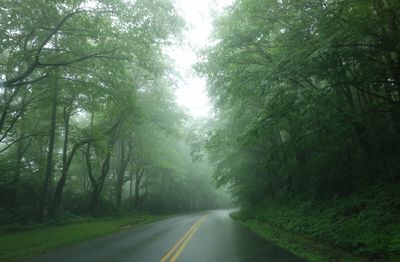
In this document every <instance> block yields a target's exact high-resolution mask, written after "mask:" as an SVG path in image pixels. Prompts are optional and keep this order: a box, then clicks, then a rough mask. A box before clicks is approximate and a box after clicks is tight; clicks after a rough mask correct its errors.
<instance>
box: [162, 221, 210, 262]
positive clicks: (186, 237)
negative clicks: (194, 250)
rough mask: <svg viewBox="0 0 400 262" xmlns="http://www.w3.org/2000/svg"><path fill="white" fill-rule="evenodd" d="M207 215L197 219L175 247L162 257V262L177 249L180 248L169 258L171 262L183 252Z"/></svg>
mask: <svg viewBox="0 0 400 262" xmlns="http://www.w3.org/2000/svg"><path fill="white" fill-rule="evenodd" d="M206 216H207V215H205V216H203V217H201V218H200V219H199V220H197V222H196V223H194V224H193V226H192V227H191V228H190V229H189V230H188V231H187V232H186V233H185V234H184V235H183V236H182V238H181V239H179V241H178V242H177V243H176V244H175V245H174V247H173V248H172V249H171V250H170V251H169V252H168V253H167V254H166V255H165V256H164V257H163V258H162V259H161V261H160V262H165V261H167V260H168V258H169V257H170V256H171V255H172V254H173V253H174V252H175V251H176V250H178V251H177V252H176V253H175V255H174V256H173V257H172V258H171V259H170V260H169V261H170V262H173V261H175V260H176V259H177V258H178V256H179V255H180V254H181V253H182V251H183V249H184V248H185V246H186V245H187V243H188V242H189V240H190V239H191V238H192V236H193V234H194V232H195V231H196V230H197V228H199V226H200V224H201V223H202V222H203V221H204V219H205V218H206Z"/></svg>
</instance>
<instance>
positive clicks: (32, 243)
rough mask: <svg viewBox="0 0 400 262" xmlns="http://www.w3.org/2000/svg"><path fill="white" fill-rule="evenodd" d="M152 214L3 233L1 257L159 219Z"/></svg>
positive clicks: (9, 258)
mask: <svg viewBox="0 0 400 262" xmlns="http://www.w3.org/2000/svg"><path fill="white" fill-rule="evenodd" d="M158 219H159V218H158V217H154V216H150V215H135V216H133V217H123V218H104V219H96V220H93V221H90V222H84V223H78V224H70V225H62V226H49V227H40V228H36V229H31V230H27V231H21V232H15V233H8V234H4V235H0V261H8V262H14V261H19V260H22V259H24V258H27V257H30V256H34V255H38V254H42V253H45V252H47V251H50V250H53V249H55V248H58V247H63V246H67V245H70V244H73V243H79V242H83V241H86V240H90V239H93V238H96V237H99V236H103V235H107V234H110V233H114V232H118V231H122V230H124V229H128V228H131V227H135V226H139V225H143V224H146V223H150V222H154V221H156V220H158Z"/></svg>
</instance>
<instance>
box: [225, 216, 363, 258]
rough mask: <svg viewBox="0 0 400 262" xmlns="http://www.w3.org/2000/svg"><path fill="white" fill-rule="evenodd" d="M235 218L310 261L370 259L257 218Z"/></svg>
mask: <svg viewBox="0 0 400 262" xmlns="http://www.w3.org/2000/svg"><path fill="white" fill-rule="evenodd" d="M231 216H232V217H233V218H234V219H235V220H237V221H238V222H240V223H241V224H243V225H244V226H246V227H248V228H250V229H251V230H253V231H254V232H256V233H257V234H258V235H260V236H262V237H263V238H265V239H267V240H269V241H271V242H274V243H276V244H277V245H278V246H280V247H282V248H284V249H286V250H288V251H290V252H291V253H293V254H295V255H297V256H298V257H301V258H303V259H305V260H306V261H309V262H321V261H332V262H336V261H340V262H368V261H370V260H368V259H366V258H362V257H357V256H354V255H353V254H351V253H349V252H347V251H345V250H342V249H339V248H337V247H334V246H331V245H327V244H325V243H322V242H320V241H318V240H316V239H312V238H307V237H305V236H302V235H298V234H293V233H291V232H287V231H284V230H282V229H279V228H276V227H274V226H272V225H270V224H268V223H265V222H259V221H257V220H242V218H241V217H240V216H238V215H235V214H232V215H231Z"/></svg>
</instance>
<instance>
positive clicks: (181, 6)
mask: <svg viewBox="0 0 400 262" xmlns="http://www.w3.org/2000/svg"><path fill="white" fill-rule="evenodd" d="M232 1H233V0H175V2H176V7H177V9H178V11H179V13H180V15H181V16H182V17H183V18H184V19H185V21H186V23H187V27H188V29H187V30H186V31H185V32H184V34H183V36H184V43H183V45H182V46H177V47H171V48H169V49H168V50H167V53H168V54H169V55H170V56H171V58H172V59H174V60H175V64H176V70H177V71H178V72H179V74H180V75H181V77H182V80H181V81H180V82H179V84H178V89H177V90H176V92H175V95H176V99H177V102H178V104H179V105H181V106H183V107H184V108H186V109H187V112H188V113H189V114H190V115H191V116H192V117H194V118H199V117H205V116H208V115H210V114H211V112H212V107H211V105H210V103H209V99H208V97H207V92H206V80H205V79H203V78H200V77H198V76H196V75H195V73H194V71H193V69H192V65H193V64H195V63H196V62H197V60H198V57H197V55H196V51H197V50H199V49H201V48H204V47H205V46H207V45H209V44H210V41H209V36H210V33H211V31H212V19H211V13H212V10H214V11H216V12H220V11H221V10H223V8H224V7H225V6H227V5H229V4H231V3H232Z"/></svg>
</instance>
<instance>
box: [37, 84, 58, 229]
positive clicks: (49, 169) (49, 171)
mask: <svg viewBox="0 0 400 262" xmlns="http://www.w3.org/2000/svg"><path fill="white" fill-rule="evenodd" d="M52 91H53V93H52V96H51V99H52V104H51V115H50V130H49V131H50V132H49V134H50V136H49V147H48V151H47V161H46V171H45V174H44V180H43V188H42V195H41V196H40V202H39V210H38V221H39V222H43V221H44V215H45V211H46V203H47V198H48V194H49V185H50V180H51V179H52V177H53V152H54V144H55V140H56V124H57V106H58V83H57V80H56V82H55V84H54V87H53V90H52Z"/></svg>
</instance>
